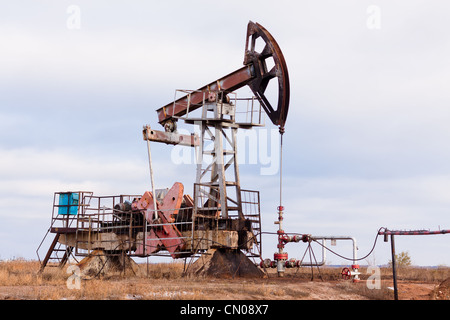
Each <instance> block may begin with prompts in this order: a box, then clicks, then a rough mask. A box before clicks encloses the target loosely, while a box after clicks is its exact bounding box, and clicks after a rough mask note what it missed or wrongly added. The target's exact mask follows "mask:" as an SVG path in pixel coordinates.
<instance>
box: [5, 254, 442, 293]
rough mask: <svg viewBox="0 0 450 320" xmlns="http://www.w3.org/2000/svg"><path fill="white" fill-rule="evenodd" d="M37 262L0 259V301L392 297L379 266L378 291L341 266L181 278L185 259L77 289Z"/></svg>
mask: <svg viewBox="0 0 450 320" xmlns="http://www.w3.org/2000/svg"><path fill="white" fill-rule="evenodd" d="M38 270H39V263H38V262H37V261H25V260H20V259H19V260H14V261H8V262H5V261H2V262H1V261H0V300H1V299H27V300H35V299H36V300H47V299H49V300H61V299H69V300H102V299H106V300H112V299H114V300H130V299H133V300H140V299H142V300H161V299H164V300H207V299H243V300H249V299H258V300H269V299H280V300H288V299H294V300H297V299H344V298H345V299H380V300H383V299H392V290H390V289H388V287H389V286H392V274H391V273H390V272H391V270H390V269H382V279H383V280H384V281H383V284H382V288H381V289H380V290H369V289H368V288H367V286H366V285H365V281H364V280H365V279H367V277H368V276H367V275H366V274H365V270H364V269H362V270H360V271H361V273H362V274H361V279H362V280H363V281H361V283H358V284H354V283H352V282H350V281H343V280H341V277H340V269H336V268H326V267H324V268H320V274H319V272H318V270H317V269H314V281H311V269H310V268H302V269H287V272H286V276H285V277H284V278H281V279H280V278H277V277H276V273H275V271H274V270H273V269H272V270H269V272H270V273H269V277H268V278H266V279H210V278H209V279H206V278H195V279H193V278H187V277H183V263H178V262H173V263H161V264H149V265H148V267H147V265H145V264H140V265H139V270H138V272H137V273H132V272H131V271H128V272H127V274H126V275H124V274H122V273H116V274H108V275H107V276H103V277H97V278H94V279H92V280H82V281H81V285H80V287H79V289H69V288H68V286H67V281H68V278H69V277H70V275H71V274H69V273H67V267H66V268H63V269H60V268H49V267H48V268H46V269H45V270H44V272H43V273H39V272H38ZM449 277H450V268H440V269H430V270H426V269H418V268H405V269H400V270H399V274H398V279H399V281H405V280H407V281H413V282H414V281H422V282H427V283H434V284H436V287H437V286H438V285H439V283H441V282H443V281H444V280H446V279H448V278H449ZM321 278H322V280H323V281H322V280H321ZM441 296H442V295H441Z"/></svg>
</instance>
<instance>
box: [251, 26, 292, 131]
mask: <svg viewBox="0 0 450 320" xmlns="http://www.w3.org/2000/svg"><path fill="white" fill-rule="evenodd" d="M258 38H261V39H262V40H263V41H264V43H265V45H264V48H263V49H262V50H261V52H257V51H256V50H258V48H257V46H256V41H257V39H258ZM270 57H272V58H273V60H274V64H275V65H274V66H273V67H272V68H271V69H270V70H268V68H267V63H266V60H267V59H268V58H270ZM244 64H245V65H250V64H252V65H253V67H254V69H255V70H254V72H255V79H253V80H252V81H251V82H250V83H249V84H248V85H249V87H250V88H251V89H252V91H253V93H254V94H255V96H256V97H257V98H258V100H259V101H260V102H261V105H262V106H263V108H264V111H265V112H266V113H267V115H268V116H269V118H270V120H271V121H272V122H273V123H274V124H275V125H277V126H280V127H281V128H284V124H285V122H286V118H287V113H288V108H289V74H288V70H287V66H286V61H285V60H284V56H283V53H282V52H281V49H280V47H279V46H278V44H277V42H276V41H275V39H274V38H273V37H272V35H271V34H270V33H269V32H268V31H267V30H266V29H265V28H264V27H263V26H261V25H260V24H259V23H254V22H252V21H250V22H249V24H248V27H247V40H246V44H245V58H244ZM274 78H276V79H277V80H278V105H277V108H276V109H274V108H273V107H272V105H271V104H270V102H269V100H268V99H267V97H266V96H265V91H266V89H267V86H268V84H269V82H270V80H272V79H274Z"/></svg>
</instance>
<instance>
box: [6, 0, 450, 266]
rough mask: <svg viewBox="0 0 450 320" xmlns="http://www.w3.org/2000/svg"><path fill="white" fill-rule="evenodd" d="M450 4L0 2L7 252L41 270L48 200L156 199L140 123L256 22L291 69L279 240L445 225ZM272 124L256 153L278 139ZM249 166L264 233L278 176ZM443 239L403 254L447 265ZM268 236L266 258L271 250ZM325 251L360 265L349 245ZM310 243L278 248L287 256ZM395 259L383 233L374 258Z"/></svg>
mask: <svg viewBox="0 0 450 320" xmlns="http://www.w3.org/2000/svg"><path fill="white" fill-rule="evenodd" d="M449 10H450V4H448V2H447V1H417V0H416V1H415V0H412V1H411V0H409V1H395V2H393V1H382V0H375V1H372V0H371V1H361V0H358V1H357V0H354V1H350V0H340V1H331V0H330V1H287V0H279V1H277V2H276V4H275V2H274V1H234V0H232V1H225V2H210V1H158V2H156V1H137V0H136V1H123V0H116V1H81V0H80V1H58V2H55V1H29V0H28V1H26V0H23V1H1V2H0V44H1V49H0V221H1V223H0V259H10V258H14V257H24V258H26V259H36V254H35V250H36V248H37V246H38V245H39V242H40V241H41V239H42V237H43V236H44V234H45V232H46V230H47V229H48V227H49V226H50V218H51V206H52V201H53V193H54V192H55V191H67V190H88V191H93V192H94V193H95V194H97V195H112V194H142V193H143V192H144V191H146V190H149V189H150V178H149V170H148V161H147V149H146V144H145V143H144V141H143V140H142V134H141V130H142V126H143V125H145V124H151V125H152V126H153V127H155V128H156V127H157V126H158V124H157V120H156V112H155V110H156V109H158V108H160V107H161V106H163V105H166V104H167V103H169V102H171V101H172V100H173V97H174V92H175V89H197V88H199V87H201V86H203V85H204V84H207V83H210V82H211V81H214V80H215V79H217V78H219V77H222V76H224V75H226V74H228V73H230V72H232V71H234V70H236V69H238V68H240V67H241V66H242V61H243V56H244V45H245V35H246V28H247V23H248V21H249V20H252V21H256V22H259V23H260V24H262V25H263V26H265V27H266V29H268V30H269V31H270V32H271V33H272V35H273V36H274V37H275V39H276V40H277V42H278V44H279V45H280V47H281V49H282V51H283V53H284V56H285V59H286V62H287V65H288V68H289V75H290V83H291V104H290V109H289V115H288V119H287V123H286V133H285V135H284V148H283V204H284V206H285V208H286V209H285V220H284V223H285V227H284V229H285V231H286V232H298V233H309V234H312V235H320V236H352V237H355V238H356V240H357V243H358V247H359V251H358V255H359V256H360V257H362V256H364V255H366V254H367V253H368V252H369V250H370V249H371V248H372V245H373V243H374V240H375V236H376V233H377V230H378V229H379V228H380V227H387V228H390V229H401V230H410V229H426V230H438V229H450V221H449V220H450V219H449V215H448V213H449V211H450V145H449V141H450V126H449V122H450V90H449V84H450V35H449V32H448V30H450V21H449V20H448V12H449ZM245 90H246V91H245ZM249 92H250V91H249V90H248V89H244V93H249ZM266 124H267V125H266V128H265V129H263V130H265V131H261V133H262V134H260V135H258V139H260V140H258V142H259V145H260V146H261V143H265V142H264V141H266V140H267V141H271V142H272V143H276V139H275V140H273V139H271V138H270V137H271V136H270V132H271V130H272V129H276V128H274V126H273V125H272V124H271V123H270V122H269V121H268V120H267V121H266ZM265 134H267V135H266V140H264V135H265ZM272 140H273V141H272ZM245 148H246V147H245V146H244V147H243V149H244V150H241V151H242V152H247V154H248V153H249V152H251V151H250V150H247V149H245ZM266 149H267V150H271V149H270V148H269V147H266V148H265V149H264V150H266ZM152 151H153V160H154V166H155V183H156V185H157V187H170V186H171V185H172V184H173V183H174V182H175V181H180V182H182V183H183V184H184V185H185V186H186V189H187V190H188V191H189V190H191V189H192V184H193V182H194V179H195V168H194V166H193V165H189V164H184V163H179V162H177V161H174V160H173V153H172V147H169V146H165V145H157V144H153V145H152ZM267 152H268V153H270V152H269V151H267ZM266 156H267V154H266ZM269 156H270V155H269ZM275 156H277V153H274V155H273V156H270V157H269V158H268V159H269V160H271V161H272V160H273V161H275V159H276V157H275ZM243 162H244V163H243V164H242V166H241V184H242V187H243V188H248V189H256V190H259V191H260V192H261V213H262V219H263V226H264V230H265V231H268V232H273V231H276V228H277V227H276V226H275V225H274V224H273V221H275V220H276V218H277V213H276V207H277V205H278V201H279V200H278V193H279V184H278V182H279V176H278V174H279V171H278V170H275V172H272V171H271V170H269V171H270V172H271V173H270V174H267V171H266V173H265V174H264V171H263V170H262V169H264V168H266V169H267V167H268V166H270V163H268V162H267V157H264V152H262V153H261V152H259V153H258V156H257V157H256V163H255V161H246V160H245V159H244V161H243ZM250 162H251V163H250ZM276 169H278V168H276ZM449 237H450V235H439V236H417V237H411V236H403V237H401V236H398V237H396V249H397V251H398V252H400V251H408V252H409V253H410V256H411V258H412V261H413V263H414V264H418V265H439V264H441V265H442V264H445V265H450V254H448V252H450V238H449ZM263 243H264V246H263V255H264V257H269V258H272V257H273V253H274V252H275V250H276V239H275V238H274V237H273V236H265V237H264V238H263ZM332 249H333V250H335V251H337V252H339V253H341V254H342V255H345V256H348V257H351V256H352V251H351V248H350V247H349V246H348V244H346V243H345V242H342V243H340V242H338V245H337V246H336V247H332ZM304 250H305V246H304V245H303V244H288V245H287V246H286V251H287V252H288V253H289V256H290V257H296V258H301V256H302V255H303V252H304ZM317 258H318V259H320V250H319V251H318V252H317ZM327 259H328V260H329V262H330V263H333V264H340V263H344V264H346V263H349V262H348V261H345V260H343V259H341V258H339V257H336V256H333V255H332V254H330V253H328V254H327ZM389 259H390V244H389V243H384V242H383V241H382V238H380V239H379V241H378V243H377V245H376V248H375V250H374V253H373V254H372V255H371V256H370V257H369V258H368V259H367V260H370V262H372V263H373V262H375V263H377V264H384V263H387V261H388V260H389ZM361 263H367V261H362V262H361Z"/></svg>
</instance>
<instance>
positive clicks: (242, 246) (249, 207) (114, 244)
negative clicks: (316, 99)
mask: <svg viewBox="0 0 450 320" xmlns="http://www.w3.org/2000/svg"><path fill="white" fill-rule="evenodd" d="M268 66H269V67H270V66H272V67H271V68H269V67H268ZM270 81H276V82H277V89H278V90H277V91H278V102H277V104H276V105H272V104H271V103H270V102H269V99H268V97H266V95H265V93H266V89H267V87H268V84H269V82H270ZM244 86H248V87H249V88H250V89H251V91H252V92H253V94H254V97H249V98H238V97H237V95H236V94H235V91H236V90H238V89H239V88H242V87H244ZM180 92H181V93H182V97H180V98H178V99H177V98H176V99H175V101H173V102H170V103H168V104H167V105H165V106H163V107H161V108H159V109H158V110H157V111H156V112H157V115H158V122H159V124H160V125H161V126H162V127H163V128H164V130H154V129H153V128H151V127H150V126H149V125H146V126H144V129H143V138H144V140H145V141H146V142H147V145H148V152H149V161H150V171H151V177H152V190H151V191H146V192H145V193H144V194H143V195H119V196H108V197H105V196H94V195H93V193H92V192H87V191H70V192H56V193H55V195H54V201H53V213H52V223H51V226H50V228H49V229H48V231H47V234H46V236H47V235H49V234H50V233H51V234H55V237H54V239H53V242H52V243H51V245H50V248H49V250H48V251H47V253H46V255H45V258H44V259H43V260H42V261H41V259H40V258H39V260H40V261H41V270H43V269H44V268H45V267H46V266H47V264H48V262H50V261H52V260H54V259H55V260H57V262H58V263H57V265H59V266H63V265H64V264H65V263H66V262H67V260H68V257H69V256H70V255H72V256H74V257H75V256H88V257H89V256H92V255H93V254H97V255H98V254H99V252H101V254H103V255H104V256H106V257H107V258H108V259H110V260H114V259H116V260H119V261H120V257H123V256H124V255H126V256H128V257H148V256H154V255H170V256H171V257H172V258H186V257H195V256H197V257H198V256H200V257H201V258H202V259H203V260H204V258H205V256H208V255H209V256H210V257H212V256H214V254H213V253H212V252H217V250H219V251H222V253H224V252H225V255H226V256H228V257H230V256H231V258H230V259H229V261H231V260H233V259H234V260H236V259H237V257H239V259H240V261H239V265H243V264H242V257H241V256H242V255H243V254H244V257H245V259H247V260H248V257H258V258H261V217H260V210H259V207H260V199H259V192H258V191H253V190H246V189H243V188H241V183H240V178H239V167H238V161H237V140H236V134H237V130H238V129H251V128H253V127H254V126H261V125H263V124H262V122H261V113H262V112H261V108H262V110H263V111H264V112H265V113H266V114H267V116H268V117H269V119H270V120H271V122H272V123H273V124H274V125H276V126H278V127H279V131H280V134H281V137H282V134H283V133H284V126H285V122H286V117H287V114H288V108H289V76H288V71H287V66H286V62H285V60H284V57H283V54H282V52H281V50H280V48H279V46H278V44H277V42H276V41H275V39H274V38H273V37H272V35H271V34H270V33H269V32H268V31H267V30H266V29H265V28H264V27H263V26H261V25H260V24H258V23H254V22H251V21H250V22H249V23H248V27H247V35H246V43H245V55H244V66H243V67H241V68H239V69H237V70H236V71H234V72H232V73H230V74H228V75H226V76H224V77H222V78H220V79H217V80H216V81H213V82H211V83H209V84H207V85H205V86H203V87H201V88H199V89H197V90H185V91H178V93H180ZM242 103H244V104H245V107H246V117H245V120H242V121H240V120H239V119H238V117H237V115H238V112H239V111H238V108H239V106H240V105H242ZM178 121H184V122H185V123H186V124H193V125H197V126H198V128H199V131H198V132H199V133H196V134H180V133H178V131H177V124H178ZM150 141H152V142H162V143H166V144H171V145H182V146H191V147H193V148H195V150H196V166H197V169H196V181H195V183H194V188H193V197H191V196H190V195H188V194H184V186H183V184H182V183H180V182H176V183H174V185H173V186H172V187H171V188H170V189H154V184H153V172H152V162H151V152H150ZM206 159H208V160H209V161H206ZM280 195H281V192H280ZM280 202H281V199H280ZM282 210H283V209H282V206H281V203H280V207H279V208H278V214H279V222H280V221H281V220H282ZM280 218H281V219H280ZM280 230H281V223H280ZM280 230H279V233H282V230H281V231H280ZM44 239H45V237H44ZM43 241H44V240H43ZM42 243H43V242H41V245H40V246H39V248H38V250H37V253H38V257H39V249H40V247H41V246H42ZM279 249H280V253H279V254H280V256H279V257H278V258H279V259H280V260H285V258H286V257H285V256H284V255H283V253H282V248H279ZM58 252H60V254H59V255H58ZM243 252H245V253H243ZM61 255H62V256H61ZM202 259H198V261H203V260H202ZM275 259H277V257H275ZM49 265H50V264H49ZM252 265H254V264H252ZM233 272H235V271H233Z"/></svg>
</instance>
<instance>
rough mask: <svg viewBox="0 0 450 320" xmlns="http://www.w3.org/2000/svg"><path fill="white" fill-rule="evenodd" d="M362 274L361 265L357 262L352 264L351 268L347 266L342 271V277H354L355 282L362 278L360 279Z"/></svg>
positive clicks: (345, 278)
mask: <svg viewBox="0 0 450 320" xmlns="http://www.w3.org/2000/svg"><path fill="white" fill-rule="evenodd" d="M360 274H361V273H360V272H359V265H357V264H352V265H351V269H350V268H347V267H345V268H343V269H342V271H341V276H342V279H344V280H350V279H352V277H353V282H358V281H359V280H360V279H359V275H360Z"/></svg>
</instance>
